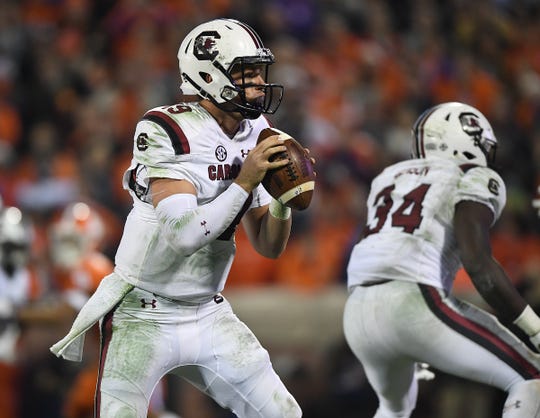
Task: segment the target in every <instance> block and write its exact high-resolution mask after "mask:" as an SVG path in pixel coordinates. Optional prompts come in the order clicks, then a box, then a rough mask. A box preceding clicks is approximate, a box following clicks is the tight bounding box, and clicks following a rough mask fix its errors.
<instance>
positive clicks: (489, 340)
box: [419, 284, 540, 379]
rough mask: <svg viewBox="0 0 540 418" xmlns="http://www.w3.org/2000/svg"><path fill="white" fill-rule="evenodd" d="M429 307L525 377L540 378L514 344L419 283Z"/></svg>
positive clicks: (433, 289)
mask: <svg viewBox="0 0 540 418" xmlns="http://www.w3.org/2000/svg"><path fill="white" fill-rule="evenodd" d="M419 287H420V291H421V292H422V295H423V296H424V300H425V301H426V303H427V305H428V307H429V308H430V309H431V311H432V312H433V313H434V314H435V316H437V317H438V318H439V319H440V320H441V321H443V322H444V323H445V324H446V325H448V326H449V327H450V328H452V329H454V330H455V331H457V332H459V333H460V334H462V335H464V336H466V337H467V338H469V339H470V340H472V341H474V342H475V343H477V344H479V345H481V346H482V347H484V348H485V349H487V350H488V351H489V352H491V353H492V354H494V355H495V356H497V357H498V358H499V359H501V360H502V361H504V362H505V363H506V364H508V365H509V366H510V367H512V368H513V369H514V370H515V371H516V372H518V373H519V374H520V375H521V376H523V378H525V379H538V378H539V377H540V372H539V371H538V369H537V368H536V367H535V366H534V365H533V364H531V363H530V362H529V361H528V360H527V359H526V358H524V357H523V356H522V355H521V354H520V353H519V352H518V351H516V350H515V349H514V348H513V347H512V346H510V345H509V344H508V343H506V342H505V341H503V340H502V339H501V338H499V337H498V336H497V335H496V334H494V333H493V332H492V331H490V330H489V329H487V328H485V327H483V326H482V325H481V324H478V323H476V322H473V321H472V320H471V319H469V318H466V317H465V316H462V315H460V314H459V313H458V312H456V311H454V310H453V309H452V308H450V306H448V305H447V304H445V303H444V301H443V300H442V297H441V295H440V293H439V291H438V290H437V289H435V288H433V287H431V286H427V285H422V284H420V285H419Z"/></svg>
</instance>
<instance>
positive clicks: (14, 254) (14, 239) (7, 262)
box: [0, 206, 34, 274]
mask: <svg viewBox="0 0 540 418" xmlns="http://www.w3.org/2000/svg"><path fill="white" fill-rule="evenodd" d="M33 232H34V231H33V228H32V226H31V224H30V222H29V221H28V220H27V219H26V218H25V216H24V215H23V213H22V212H21V210H20V209H19V208H17V207H15V206H6V207H4V208H3V209H2V210H1V211H0V265H1V266H2V268H3V269H4V270H5V271H7V272H9V273H10V274H13V272H14V271H15V270H17V269H19V268H23V267H25V266H26V265H27V264H28V262H29V260H30V249H31V244H32V240H33V237H34V234H33Z"/></svg>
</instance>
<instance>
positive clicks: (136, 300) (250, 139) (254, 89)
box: [52, 19, 301, 418]
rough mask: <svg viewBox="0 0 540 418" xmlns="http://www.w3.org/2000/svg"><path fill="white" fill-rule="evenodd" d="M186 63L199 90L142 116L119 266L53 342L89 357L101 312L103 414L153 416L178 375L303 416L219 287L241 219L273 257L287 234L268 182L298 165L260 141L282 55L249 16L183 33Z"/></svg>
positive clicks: (261, 408)
mask: <svg viewBox="0 0 540 418" xmlns="http://www.w3.org/2000/svg"><path fill="white" fill-rule="evenodd" d="M178 59H179V66H180V73H181V76H182V80H183V85H182V88H183V93H184V94H193V93H195V94H196V95H198V96H199V99H200V100H199V101H192V102H187V101H186V102H182V103H178V104H173V105H168V106H161V107H157V108H155V109H152V110H150V111H148V112H147V113H146V114H145V115H144V116H143V117H142V120H141V121H140V122H139V123H138V125H137V127H136V130H135V134H134V144H133V160H132V163H131V166H130V167H129V169H128V170H127V171H126V173H125V175H124V187H125V189H126V190H128V191H129V193H130V194H131V196H132V198H133V202H134V203H133V209H132V211H131V213H130V214H129V216H128V218H127V221H126V225H125V228H124V234H123V237H122V240H121V242H120V245H119V248H118V251H117V254H116V259H115V270H114V273H113V274H111V275H109V276H107V277H106V278H105V279H104V280H103V281H102V282H101V285H100V287H99V288H98V290H97V291H96V292H95V293H94V295H93V296H92V298H91V299H90V301H89V302H88V303H87V304H86V305H85V306H84V307H83V308H82V310H81V311H80V313H79V315H78V318H77V319H76V320H75V322H74V324H73V326H72V329H71V331H70V333H69V334H68V335H67V336H66V337H65V338H64V339H63V340H62V341H60V342H59V343H57V344H55V346H53V347H52V351H53V352H54V353H55V354H57V355H60V356H63V357H65V358H67V359H72V360H79V359H80V356H81V352H80V338H79V337H80V336H81V335H84V331H85V330H86V329H88V326H89V325H90V324H91V323H92V322H93V321H95V320H98V319H100V320H101V327H102V346H101V364H100V374H99V379H98V386H97V396H96V406H95V408H96V414H97V415H96V416H99V417H101V418H104V417H117V416H125V417H140V418H142V417H146V414H147V409H148V400H149V399H150V395H151V393H152V391H153V389H154V387H155V385H156V384H157V382H158V381H159V380H160V379H161V378H162V377H163V376H164V375H165V374H166V373H169V372H170V373H174V374H176V375H178V376H181V377H182V378H184V379H186V380H188V381H189V382H191V383H192V384H193V385H195V386H196V387H198V388H199V389H200V390H201V391H203V392H204V393H206V394H208V395H209V396H211V397H212V398H213V399H214V400H215V401H216V402H217V403H218V404H220V405H222V406H223V407H224V408H228V409H230V410H231V411H233V412H234V413H235V414H236V415H237V416H239V417H266V418H278V417H280V418H284V417H290V418H296V417H300V416H301V410H300V407H299V406H298V404H297V402H296V401H295V399H294V398H293V396H291V394H290V393H289V392H288V390H287V389H286V388H285V386H284V384H283V383H282V381H281V380H280V378H279V377H278V375H277V374H276V372H275V371H274V369H273V367H272V364H271V362H270V358H269V355H268V352H267V351H266V350H265V349H264V348H263V347H262V346H261V344H260V343H259V341H258V340H257V339H256V337H255V336H254V335H253V333H252V332H251V331H250V330H249V329H248V328H247V327H246V326H245V325H244V324H243V323H242V322H241V321H240V320H239V319H238V318H237V317H236V316H235V314H234V313H233V311H232V309H231V306H230V304H229V303H228V301H227V300H226V299H225V298H224V297H223V296H222V295H221V294H220V292H221V291H222V289H223V288H224V285H225V281H226V279H227V275H228V272H229V269H230V266H231V263H232V260H233V257H234V253H235V242H234V230H235V227H236V225H237V224H238V223H239V222H240V221H242V223H243V226H244V227H245V229H246V231H247V234H248V236H249V240H250V242H251V244H252V245H253V246H254V248H255V249H256V250H257V251H258V252H259V253H260V254H262V255H264V256H266V257H270V258H275V257H278V256H279V255H280V254H281V253H282V251H283V250H284V249H285V246H286V244H287V241H288V237H289V233H290V228H291V210H290V208H288V207H285V206H282V205H281V204H280V203H279V202H277V201H276V200H273V199H272V198H271V197H270V196H269V195H268V193H267V192H266V191H265V190H264V189H263V188H262V186H261V185H260V182H261V180H262V178H263V177H264V175H265V173H266V171H267V170H271V169H275V168H278V167H281V166H284V165H285V164H287V160H282V161H274V162H271V161H270V160H271V157H272V156H273V155H274V154H276V153H279V152H282V151H284V150H285V147H284V146H283V145H282V144H281V142H280V140H279V139H278V138H277V136H270V137H269V138H267V139H265V140H264V141H261V142H260V143H259V144H258V145H257V139H258V135H259V133H260V132H261V131H262V130H263V129H264V128H267V127H269V122H268V120H267V119H266V117H265V116H264V115H265V114H272V113H274V112H275V111H276V110H277V108H278V106H279V104H280V102H281V99H282V94H283V87H282V86H281V85H276V84H270V83H268V67H269V66H270V65H271V64H272V63H273V62H274V56H273V55H272V53H271V52H270V50H269V49H267V48H265V47H264V45H263V43H262V41H261V39H260V38H259V36H258V34H257V33H256V32H255V31H254V30H253V29H252V28H251V27H249V26H248V25H246V24H244V23H242V22H239V21H236V20H232V19H217V20H213V21H210V22H207V23H203V24H201V25H199V26H197V27H196V28H195V29H193V30H192V31H191V32H190V33H189V34H188V35H187V36H186V37H185V39H184V40H183V42H182V43H181V45H180V49H179V51H178ZM186 86H187V88H186ZM246 274H249V272H246ZM76 341H77V343H76ZM74 347H75V348H74Z"/></svg>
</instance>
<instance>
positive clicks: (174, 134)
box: [143, 110, 190, 155]
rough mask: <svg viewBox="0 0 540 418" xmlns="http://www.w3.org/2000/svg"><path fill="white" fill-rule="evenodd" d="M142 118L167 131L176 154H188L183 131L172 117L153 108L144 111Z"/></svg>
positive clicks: (188, 149) (187, 145) (186, 140)
mask: <svg viewBox="0 0 540 418" xmlns="http://www.w3.org/2000/svg"><path fill="white" fill-rule="evenodd" d="M143 119H144V120H148V121H150V122H154V123H156V124H158V125H159V126H161V127H162V128H163V129H164V130H165V132H167V135H168V136H169V139H170V140H171V144H172V146H173V148H174V153H175V154H176V155H181V154H189V152H190V148H189V142H188V139H187V138H186V135H185V134H184V131H182V128H180V126H178V124H177V123H176V122H175V121H174V119H173V118H171V117H170V116H168V115H166V114H164V113H161V112H157V111H155V110H153V111H150V112H148V113H146V114H145V115H144V116H143Z"/></svg>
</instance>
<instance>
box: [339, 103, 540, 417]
mask: <svg viewBox="0 0 540 418" xmlns="http://www.w3.org/2000/svg"><path fill="white" fill-rule="evenodd" d="M496 146H497V140H496V138H495V135H494V133H493V130H492V128H491V126H490V124H489V122H488V121H487V119H486V118H485V117H484V116H483V115H482V114H481V113H480V112H479V111H478V110H477V109H475V108H473V107H471V106H468V105H466V104H462V103H457V102H452V103H443V104H440V105H438V106H435V107H433V108H430V109H428V110H427V111H426V112H424V113H423V114H422V115H421V116H420V117H419V118H418V120H417V121H416V123H415V124H414V128H413V150H412V159H410V160H406V161H402V162H399V163H396V164H394V165H391V166H389V167H387V168H386V169H385V170H383V171H382V173H381V174H379V175H378V176H377V177H376V178H375V179H374V180H373V182H372V184H371V190H370V194H369V197H368V200H367V206H368V217H367V224H366V226H365V231H364V232H365V233H364V237H363V239H362V240H361V241H360V242H358V243H357V244H356V246H355V247H354V249H353V252H352V254H351V256H350V260H349V263H348V270H347V273H348V287H349V290H350V296H349V298H348V301H347V304H346V307H345V312H344V330H345V335H346V339H347V341H348V343H349V345H350V347H351V349H352V351H353V352H354V353H355V355H356V356H357V357H358V359H359V360H360V362H361V363H362V365H363V367H364V369H365V372H366V375H367V377H368V379H369V382H370V384H371V385H372V387H373V388H374V389H375V391H376V393H377V396H378V398H379V407H378V410H377V412H376V414H375V417H376V418H383V417H384V418H398V417H400V418H403V417H409V416H410V415H411V412H412V411H413V409H414V407H415V404H416V399H417V389H418V386H417V380H416V379H415V378H414V372H415V365H416V364H417V363H423V362H426V363H429V364H430V365H432V366H433V367H434V368H436V369H439V370H441V371H444V372H446V373H449V374H452V375H456V376H459V377H462V378H466V379H470V380H474V381H477V382H481V383H485V384H488V385H492V386H494V387H497V388H499V389H501V390H503V391H506V392H508V396H507V400H506V404H505V406H504V410H503V411H502V416H503V417H504V418H518V417H520V418H532V417H540V380H539V378H540V355H538V354H537V353H535V352H533V351H532V350H531V349H529V348H528V347H527V345H526V344H525V343H524V342H522V341H520V340H519V339H518V337H517V334H518V333H519V332H520V331H519V329H521V330H522V331H523V332H524V333H525V334H526V335H528V337H529V338H530V343H531V345H532V346H534V347H535V348H536V349H537V350H540V319H539V318H538V316H537V315H536V313H535V312H533V310H532V309H531V307H530V306H529V305H528V304H527V302H526V301H525V300H524V299H523V298H522V296H520V294H519V293H518V292H517V291H516V289H515V288H514V287H513V285H512V284H511V282H510V280H509V278H508V277H507V275H506V273H505V271H504V270H503V269H502V268H501V266H500V265H499V264H498V263H497V261H496V260H495V259H494V258H493V256H492V253H491V247H490V241H489V239H490V238H489V230H490V227H491V226H492V225H493V224H494V223H495V221H496V220H497V219H498V218H499V216H500V214H501V211H502V210H503V207H504V205H505V201H506V190H505V184H504V181H503V180H502V179H501V177H500V176H499V175H498V174H497V173H496V172H495V171H494V170H493V169H492V168H490V164H491V163H492V162H493V159H494V157H495V150H496ZM461 265H463V267H464V268H465V270H466V271H467V273H468V274H469V276H470V277H471V280H472V282H473V283H474V285H475V287H476V289H477V290H478V292H479V293H480V294H481V295H482V297H483V298H484V299H485V301H486V302H487V303H488V304H489V305H490V306H491V307H492V308H493V311H494V312H495V314H496V315H497V316H494V315H492V314H490V313H488V312H485V311H484V310H481V309H479V308H478V307H475V306H473V305H471V304H468V303H465V302H463V301H460V300H458V299H456V298H455V297H453V296H452V295H451V294H450V290H451V288H452V283H453V280H454V277H455V274H456V272H457V270H458V268H459V267H460V266H461ZM503 323H504V324H506V325H507V326H504V325H503ZM514 326H515V327H517V328H516V333H512V332H511V331H510V330H509V329H510V328H513V327H514ZM525 334H524V335H525ZM524 341H527V339H525V338H524ZM527 342H528V341H527Z"/></svg>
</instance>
